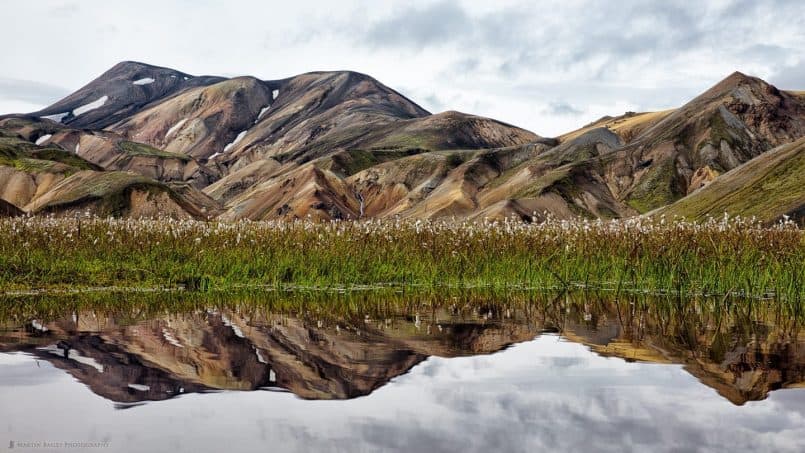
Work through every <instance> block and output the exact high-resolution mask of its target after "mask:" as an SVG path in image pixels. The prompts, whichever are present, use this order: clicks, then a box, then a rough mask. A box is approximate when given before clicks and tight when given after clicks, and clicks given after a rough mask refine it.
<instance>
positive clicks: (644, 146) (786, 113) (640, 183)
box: [578, 72, 805, 212]
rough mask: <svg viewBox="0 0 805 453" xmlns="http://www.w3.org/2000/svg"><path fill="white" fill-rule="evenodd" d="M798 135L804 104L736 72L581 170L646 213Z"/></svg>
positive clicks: (802, 131)
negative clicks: (600, 178)
mask: <svg viewBox="0 0 805 453" xmlns="http://www.w3.org/2000/svg"><path fill="white" fill-rule="evenodd" d="M803 135H805V102H803V100H802V99H801V98H799V97H796V96H793V95H790V94H788V93H786V92H783V91H780V90H778V89H777V88H775V87H773V86H772V85H769V84H768V83H766V82H764V81H762V80H760V79H757V78H754V77H748V76H746V75H744V74H741V73H739V72H736V73H734V74H732V75H730V76H729V77H727V78H726V79H724V80H723V81H721V82H719V83H718V84H716V85H715V86H713V87H712V88H710V89H709V90H707V91H706V92H705V93H703V94H701V95H700V96H698V97H696V98H695V99H693V100H692V101H690V102H689V103H687V104H685V105H684V106H682V107H680V108H679V109H676V110H674V111H673V112H670V113H669V114H667V115H665V116H664V117H663V118H662V119H661V120H659V121H656V122H655V123H654V124H652V125H651V126H650V127H648V128H646V129H644V130H642V131H641V132H640V133H639V134H637V136H636V137H634V138H633V139H632V140H631V142H630V143H628V144H627V145H626V146H624V147H622V148H620V149H619V150H617V151H616V152H614V153H611V154H608V155H607V156H604V157H600V158H598V159H594V160H590V161H586V162H583V163H580V164H579V165H578V166H579V167H581V169H580V170H581V171H582V172H584V173H585V174H587V175H589V176H588V177H592V176H593V175H595V176H600V177H602V178H603V179H604V181H605V182H606V184H607V185H608V186H609V187H610V188H611V190H612V191H613V193H614V194H615V195H616V197H617V198H618V199H619V200H621V201H623V202H624V203H626V204H628V205H629V206H630V207H632V208H634V209H635V210H637V211H638V212H646V211H649V210H651V209H655V208H658V207H660V206H663V205H666V204H669V203H672V202H674V201H676V200H678V199H680V198H682V197H684V196H686V195H687V194H689V193H691V192H692V191H693V190H695V189H696V188H698V186H700V185H701V184H702V183H706V182H708V181H710V180H712V179H713V178H714V177H715V176H717V175H719V174H721V173H724V172H727V171H729V170H732V169H733V168H736V167H738V166H739V165H741V164H743V163H745V162H747V161H749V160H751V159H753V158H755V157H757V156H759V155H761V154H762V153H764V152H766V151H768V150H770V149H772V148H774V147H775V146H779V145H781V144H784V143H788V142H791V141H793V140H795V139H797V138H799V137H802V136H803ZM694 182H696V183H697V184H693V183H694Z"/></svg>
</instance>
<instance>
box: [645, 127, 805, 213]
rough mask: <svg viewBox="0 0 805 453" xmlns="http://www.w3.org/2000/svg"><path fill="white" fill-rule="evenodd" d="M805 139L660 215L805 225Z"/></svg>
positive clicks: (735, 171) (737, 170) (729, 175)
mask: <svg viewBox="0 0 805 453" xmlns="http://www.w3.org/2000/svg"><path fill="white" fill-rule="evenodd" d="M803 181H805V138H802V139H799V140H797V141H795V142H793V143H789V144H786V145H782V146H779V147H777V148H775V149H773V150H771V151H768V152H766V153H764V154H762V155H760V156H758V157H757V158H755V159H752V160H750V161H749V162H747V163H745V164H743V165H741V166H739V167H737V168H735V169H733V170H732V171H729V172H727V173H725V174H723V175H721V176H719V177H718V178H715V179H714V180H713V181H712V182H711V183H709V184H705V185H704V187H702V188H698V189H696V190H695V191H694V192H693V193H692V194H690V195H688V196H687V197H685V198H683V199H681V200H679V201H677V202H676V203H673V204H671V205H669V206H666V207H663V208H660V209H659V210H658V211H657V212H656V213H657V214H665V215H667V216H683V217H686V218H689V219H698V220H701V219H703V218H705V217H706V216H708V215H710V216H713V217H719V216H720V215H722V214H723V213H725V212H726V213H728V214H731V215H742V216H747V217H748V216H754V217H756V218H758V219H759V220H761V221H763V222H766V223H771V222H776V221H778V220H780V219H781V218H783V216H787V217H788V218H791V219H792V220H794V221H796V222H799V223H805V183H803Z"/></svg>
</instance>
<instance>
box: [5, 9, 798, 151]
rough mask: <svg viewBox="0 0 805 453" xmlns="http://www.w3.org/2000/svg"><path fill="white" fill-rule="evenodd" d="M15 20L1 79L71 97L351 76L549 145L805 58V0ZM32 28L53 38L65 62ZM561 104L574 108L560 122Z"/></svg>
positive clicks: (781, 72)
mask: <svg viewBox="0 0 805 453" xmlns="http://www.w3.org/2000/svg"><path fill="white" fill-rule="evenodd" d="M7 10H9V11H8V12H9V14H10V15H13V17H15V18H16V19H15V20H14V21H9V22H8V23H7V24H5V26H4V27H3V28H2V29H0V38H3V39H4V40H5V41H7V42H14V43H15V45H14V46H11V47H9V48H8V49H6V51H5V52H3V54H2V55H0V78H2V79H14V80H28V81H34V82H37V83H40V84H46V85H50V86H62V87H68V88H69V89H70V90H75V89H77V88H79V87H80V86H82V85H84V84H85V83H87V82H88V81H89V80H91V79H92V78H94V77H96V76H97V75H99V74H101V73H102V72H103V71H105V70H106V69H108V68H109V67H111V66H113V65H114V64H115V63H117V62H119V61H122V60H139V61H144V62H148V63H152V64H157V65H161V66H168V67H172V68H175V69H179V70H182V71H186V72H190V73H194V74H224V73H228V74H250V75H254V76H257V77H261V78H267V79H273V78H282V77H287V76H289V75H294V74H298V73H302V72H307V71H312V70H336V69H352V70H356V71H360V72H364V73H367V74H370V75H372V76H374V77H376V78H377V79H379V80H380V81H382V82H384V83H386V84H387V85H389V86H391V87H393V88H395V89H398V90H399V91H401V92H403V94H406V95H409V96H411V97H412V98H413V99H414V101H416V102H418V103H420V104H422V105H423V106H425V107H426V108H430V109H434V110H443V109H452V110H461V111H466V112H470V113H475V114H479V115H485V116H493V117H496V118H498V119H501V120H503V121H506V122H510V123H514V124H517V125H519V126H522V127H525V128H528V129H531V130H533V131H534V132H536V133H539V134H542V135H557V134H560V133H562V132H565V131H567V130H568V129H572V128H575V127H578V126H580V125H582V124H584V123H587V122H589V121H592V120H594V119H596V118H597V117H598V116H601V114H610V115H614V114H618V113H622V112H621V111H620V110H619V109H620V108H622V107H623V106H629V108H630V109H631V108H633V109H635V110H646V109H661V108H668V107H674V106H677V105H679V104H680V103H682V102H684V101H686V100H688V99H690V98H691V97H693V96H695V95H696V94H698V93H700V92H702V91H704V90H705V89H706V88H708V87H709V86H710V85H712V84H714V83H716V82H717V81H718V80H720V79H721V78H723V77H725V76H726V75H728V74H730V73H731V72H733V71H735V70H741V71H743V72H747V73H751V74H754V75H757V76H760V77H764V78H768V79H769V80H771V81H774V80H775V79H777V80H780V81H781V82H784V83H785V84H786V85H789V86H785V88H797V87H795V86H792V85H794V84H796V80H797V77H798V75H799V74H802V71H801V68H802V64H803V62H805V45H803V44H805V27H804V26H803V25H805V4H803V3H801V2H798V1H783V0H780V1H765V2H754V1H746V0H721V1H718V2H707V3H695V4H694V3H690V2H686V1H669V2H663V3H647V2H640V1H625V2H618V3H606V2H594V1H579V2H564V1H559V0H552V1H547V2H539V3H534V2H524V1H523V2H521V1H517V0H506V1H501V2H494V3H492V2H476V1H461V2H460V1H445V0H437V1H422V0H420V1H415V2H407V1H406V2H403V1H396V2H371V1H368V0H346V1H343V2H339V3H338V7H337V8H336V7H333V4H332V3H330V2H324V1H323V0H320V1H303V0H300V1H296V2H281V3H278V2H271V3H267V2H262V1H258V0H249V1H240V2H230V3H227V4H223V3H218V2H195V1H193V2H191V1H189V0H184V1H175V2H164V1H156V0H142V1H139V2H128V3H121V2H105V1H101V0H87V1H82V2H80V3H78V2H63V1H58V2H57V1H41V2H15V3H14V4H13V5H9V6H8V8H7ZM78 24H82V25H81V26H77V25H78ZM177 24H181V25H182V26H181V27H179V26H177ZM31 30H59V39H58V40H59V45H60V48H61V49H64V50H61V51H59V52H54V51H53V39H52V36H51V35H49V34H46V33H31ZM210 30H216V32H215V33H210ZM19 36H26V39H24V40H20V39H18V37H19ZM43 55H47V58H43ZM801 85H802V86H801V87H800V88H805V80H802V83H801ZM8 91H9V90H3V89H2V85H0V112H7V111H12V110H18V109H19V108H20V104H19V101H23V100H25V99H21V98H19V97H15V96H14V95H13V93H12V94H9V92H8ZM51 94H55V93H51ZM40 97H41V96H40ZM52 97H53V98H54V99H53V100H54V101H55V100H56V99H55V98H56V97H58V96H52ZM25 101H26V102H28V103H29V104H37V107H40V106H41V104H40V103H41V102H42V101H40V100H37V101H36V102H32V101H31V100H30V99H27V100H25ZM15 103H16V104H15ZM559 104H566V105H570V106H572V107H573V109H574V110H576V112H574V113H572V114H571V112H566V114H563V115H555V114H554V113H555V112H552V111H551V106H552V105H553V106H555V105H559ZM593 106H595V107H593ZM599 107H600V108H599Z"/></svg>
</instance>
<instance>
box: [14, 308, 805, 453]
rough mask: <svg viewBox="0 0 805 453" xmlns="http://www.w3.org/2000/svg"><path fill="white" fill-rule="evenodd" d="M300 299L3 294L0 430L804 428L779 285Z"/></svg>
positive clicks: (707, 431) (773, 438) (199, 437)
mask: <svg viewBox="0 0 805 453" xmlns="http://www.w3.org/2000/svg"><path fill="white" fill-rule="evenodd" d="M311 299H312V300H309V301H308V300H307V299H306V297H296V296H284V295H272V296H271V297H267V298H264V297H262V296H260V295H253V294H252V295H248V296H243V297H240V296H226V297H224V296H215V297H207V296H190V295H184V294H169V295H161V294H152V295H137V296H131V295H121V294H107V295H94V296H92V297H84V296H77V295H72V296H71V295H65V296H58V297H55V296H54V297H27V298H22V297H21V298H12V299H9V300H6V301H3V307H4V308H3V309H2V310H0V311H2V313H0V402H2V405H0V448H5V449H13V450H14V451H17V450H23V451H103V452H108V451H175V452H185V451H186V452H198V451H227V450H229V451H271V452H277V451H299V452H307V451H350V452H356V451H357V452H361V451H367V452H369V451H372V452H374V451H401V450H405V451H415V452H419V451H428V452H440V451H524V452H525V451H529V452H531V451H548V450H551V451H613V452H621V451H747V450H755V451H792V452H794V451H803V450H805V334H803V332H802V330H801V329H800V324H801V323H800V315H799V314H798V313H797V309H796V307H795V306H788V305H786V304H783V303H776V302H773V301H751V302H750V301H742V300H735V301H727V300H723V299H716V300H710V299H701V300H680V299H675V298H672V297H668V298H660V297H654V298H648V297H620V298H614V297H611V296H609V297H599V296H590V295H584V294H578V295H574V294H536V295H534V294H526V293H520V294H514V295H505V294H504V295H500V294H497V295H480V296H479V295H467V294H460V295H449V296H444V297H443V296H438V295H429V296H410V295H399V294H392V295H386V294H374V293H367V294H362V295H360V296H358V297H353V296H349V295H328V294H319V295H315V296H313V297H312V298H311ZM11 447H13V448H11Z"/></svg>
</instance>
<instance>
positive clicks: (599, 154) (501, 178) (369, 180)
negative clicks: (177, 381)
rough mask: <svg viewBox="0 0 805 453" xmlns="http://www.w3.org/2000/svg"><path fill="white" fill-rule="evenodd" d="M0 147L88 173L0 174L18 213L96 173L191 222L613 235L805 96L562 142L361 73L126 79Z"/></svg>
mask: <svg viewBox="0 0 805 453" xmlns="http://www.w3.org/2000/svg"><path fill="white" fill-rule="evenodd" d="M0 133H2V134H3V136H4V137H8V138H9V139H13V140H22V141H25V142H27V145H25V146H27V147H34V146H39V147H42V148H44V149H48V150H52V151H49V152H60V153H63V154H64V155H65V156H66V155H70V156H74V157H77V158H79V160H77V161H75V162H72V164H69V165H79V164H77V162H79V161H80V162H81V164H80V165H79V167H80V166H81V165H84V166H86V165H91V166H92V168H83V167H82V168H68V167H69V165H68V164H65V163H64V162H58V165H57V164H55V163H54V164H46V165H45V166H47V167H48V168H47V171H45V169H44V168H41V167H42V165H40V166H39V168H37V169H36V172H34V173H32V171H31V170H32V169H31V168H30V166H28V167H26V168H25V169H26V171H22V170H23V169H22V168H21V166H20V165H19V164H14V165H5V168H4V166H3V164H2V162H0V197H2V198H3V199H5V200H6V201H8V202H10V203H11V204H14V205H16V206H19V207H22V208H23V209H24V210H27V209H28V207H29V204H30V208H35V209H43V207H44V206H59V207H63V206H67V205H69V202H66V201H65V202H64V203H62V202H61V201H58V200H61V197H62V196H63V195H64V193H65V192H64V190H65V189H64V187H61V188H60V190H61V192H59V194H53V195H52V196H49V197H44V198H42V197H43V196H44V195H45V194H46V192H48V191H50V190H51V189H52V188H54V187H55V184H56V183H57V182H61V181H62V180H63V179H65V178H66V177H67V176H70V175H72V174H73V173H75V172H76V171H77V170H92V171H95V172H130V173H132V174H134V175H139V176H142V177H145V178H147V179H148V182H147V183H145V182H142V181H141V182H137V183H136V184H146V185H148V186H149V187H151V188H155V187H164V188H165V189H159V190H166V191H169V192H165V195H164V197H167V198H164V197H163V198H162V200H163V202H164V203H163V202H158V203H156V204H154V206H153V207H152V208H153V209H156V210H157V211H158V210H159V209H160V208H159V206H162V205H164V206H166V208H165V209H169V210H171V212H174V213H175V212H177V211H176V209H177V208H176V207H175V206H173V205H171V204H170V203H168V201H167V200H168V199H170V200H173V202H175V203H176V204H177V206H179V207H182V209H183V210H184V211H186V212H188V213H191V214H190V215H191V216H197V215H198V214H199V213H201V212H206V214H205V217H209V216H218V217H220V218H221V219H223V220H237V219H252V220H262V219H294V218H306V217H307V218H313V219H318V220H330V219H357V218H362V217H390V216H400V217H405V218H438V217H458V218H468V219H482V218H501V217H510V216H516V217H518V218H521V219H523V220H526V221H532V220H535V219H537V220H538V219H542V218H545V216H546V215H548V214H550V215H552V216H553V217H558V218H575V217H586V218H618V217H628V216H633V215H638V214H641V213H646V212H649V211H653V210H655V209H658V208H661V207H664V206H668V205H671V204H673V203H675V202H677V201H678V200H681V199H685V198H686V197H688V196H694V195H695V194H696V193H697V192H698V189H700V188H701V187H703V186H706V185H707V184H709V183H711V182H712V181H714V180H717V179H718V178H720V176H721V175H724V174H725V173H727V172H729V171H731V170H733V169H735V168H738V167H740V166H742V165H743V164H745V163H747V162H752V161H754V160H755V159H758V158H759V156H763V155H764V153H766V152H767V151H769V150H771V149H773V148H775V147H778V146H781V145H784V144H787V143H791V142H793V141H795V140H797V139H799V138H801V137H803V136H805V97H804V96H802V95H801V94H800V93H798V92H785V91H780V90H778V89H776V88H775V87H773V86H772V85H769V84H768V83H766V82H764V81H762V80H760V79H757V78H754V77H750V76H746V75H744V74H741V73H738V72H736V73H734V74H732V75H730V76H729V77H727V78H726V79H724V80H722V81H721V82H719V83H718V84H716V85H715V86H713V87H712V88H710V89H709V90H707V91H706V92H704V93H703V94H701V95H700V96H698V97H696V98H694V99H693V100H691V101H690V102H688V103H687V104H685V105H683V106H681V107H679V108H677V109H670V110H665V111H662V112H644V113H635V112H627V113H625V114H623V115H620V116H614V117H609V116H607V117H603V118H601V119H600V120H598V121H595V122H593V123H591V124H588V125H586V126H584V127H583V128H581V129H579V130H576V131H572V132H569V133H567V134H564V135H562V136H560V137H558V138H556V139H553V138H544V137H540V136H539V135H537V134H534V133H532V132H529V131H526V130H524V129H521V128H518V127H516V126H513V125H510V124H506V123H503V122H500V121H497V120H494V119H491V118H484V117H480V116H475V115H471V114H466V113H461V112H455V111H447V112H442V113H437V114H431V113H430V112H427V111H426V110H424V109H423V108H422V107H420V106H419V105H417V104H416V103H415V102H413V101H411V100H410V99H408V98H406V97H405V96H403V95H402V94H400V93H399V92H397V91H395V90H393V89H391V88H389V87H387V86H385V85H383V84H382V83H380V82H379V81H377V80H376V79H374V78H372V77H370V76H367V75H364V74H360V73H356V72H351V71H329V72H310V73H306V74H301V75H297V76H293V77H288V78H285V79H276V80H262V79H259V78H256V77H251V76H242V77H234V78H224V77H214V76H193V75H190V74H186V73H183V72H180V71H175V70H172V69H168V68H161V67H157V66H151V65H147V64H143V63H136V62H123V63H120V64H118V65H116V66H115V67H113V68H111V69H110V70H109V71H107V72H105V73H104V74H102V75H101V76H100V77H98V78H97V79H95V80H94V81H92V82H90V83H89V84H87V85H86V86H84V87H83V88H81V89H79V90H78V91H76V92H75V93H73V94H71V95H69V96H67V97H66V98H65V99H62V100H60V101H58V102H57V103H55V104H54V105H52V106H50V107H47V108H45V109H43V110H41V111H38V112H34V113H32V114H29V115H10V116H6V117H0ZM18 145H19V144H18ZM20 146H21V145H20ZM31 149H33V148H31ZM26 152H28V151H26ZM38 152H39V153H40V154H41V152H42V151H38ZM25 158H26V159H30V156H26V157H25ZM40 160H41V159H40ZM62 160H63V159H62ZM40 164H41V162H40ZM64 165H68V167H64ZM755 165H756V166H761V167H764V168H765V165H771V162H770V161H768V160H767V159H761V160H758V162H757V163H756V164H755ZM758 171H760V170H753V172H758ZM22 173H25V175H23V174H22ZM45 175H47V176H45ZM84 177H87V176H84ZM111 178H113V179H114V178H117V177H111ZM121 178H122V177H121ZM122 179H126V178H122ZM122 179H121V180H122ZM77 181H79V178H78V177H76V178H74V179H73V183H72V184H76V183H77ZM82 181H83V180H82ZM133 181H134V180H133V179H132V183H133V184H135V183H134V182H133ZM83 183H84V182H82V184H83ZM730 187H732V186H730ZM178 189H181V190H178ZM152 190H156V189H152ZM124 192H125V193H127V194H128V193H131V191H130V190H129V189H126V190H124ZM127 196H128V195H127ZM773 196H775V197H777V196H778V195H773ZM696 197H698V199H702V198H701V197H702V195H696ZM34 198H40V199H41V201H40V202H38V203H34V204H31V203H32V201H33V200H34ZM67 198H70V197H67ZM189 200H193V201H192V202H190V201H189ZM57 201H58V202H57ZM63 201H64V200H63ZM777 202H778V200H776V199H774V200H771V199H770V200H763V202H762V204H766V203H768V204H770V205H775V204H777ZM54 203H55V204H54ZM65 203H66V204H65ZM780 204H781V205H786V203H784V202H783V201H782V200H780ZM167 206H170V208H168V207H167ZM713 208H714V209H716V208H717V209H722V208H724V209H728V210H730V211H731V212H735V213H741V212H748V211H747V209H748V208H746V207H745V206H744V207H742V205H740V204H736V205H735V209H732V208H731V207H729V206H725V205H723V204H719V205H714V206H713ZM59 209H61V208H59ZM104 209H105V208H104ZM149 209H151V208H149ZM102 210H103V209H102ZM114 212H121V213H128V212H138V210H136V209H135V210H129V209H125V210H122V211H120V210H115V211H114ZM149 212H150V211H149ZM770 212H771V211H770ZM775 212H776V211H775Z"/></svg>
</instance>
